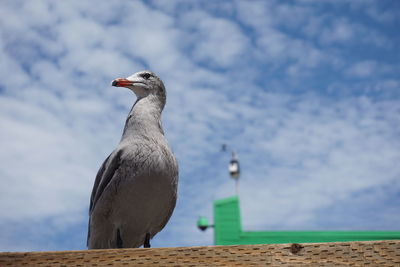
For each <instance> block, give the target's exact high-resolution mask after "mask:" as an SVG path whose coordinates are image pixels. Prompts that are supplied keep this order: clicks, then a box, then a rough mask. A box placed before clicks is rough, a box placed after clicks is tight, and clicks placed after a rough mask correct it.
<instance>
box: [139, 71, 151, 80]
mask: <svg viewBox="0 0 400 267" xmlns="http://www.w3.org/2000/svg"><path fill="white" fill-rule="evenodd" d="M140 76H142V77H143V78H145V79H146V80H148V79H149V78H150V77H151V74H150V73H147V72H146V73H143V74H142V75H140Z"/></svg>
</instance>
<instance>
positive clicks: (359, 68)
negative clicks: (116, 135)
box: [347, 60, 378, 78]
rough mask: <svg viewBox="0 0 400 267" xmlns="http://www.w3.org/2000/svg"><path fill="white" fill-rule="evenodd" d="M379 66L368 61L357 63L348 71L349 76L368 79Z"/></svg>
mask: <svg viewBox="0 0 400 267" xmlns="http://www.w3.org/2000/svg"><path fill="white" fill-rule="evenodd" d="M377 67H378V66H377V64H376V62H374V61H371V60H367V61H362V62H358V63H355V64H354V65H352V66H351V67H350V68H349V69H348V70H347V74H348V75H350V76H356V77H360V78H364V77H368V76H370V75H371V74H373V73H374V72H375V71H378V70H377Z"/></svg>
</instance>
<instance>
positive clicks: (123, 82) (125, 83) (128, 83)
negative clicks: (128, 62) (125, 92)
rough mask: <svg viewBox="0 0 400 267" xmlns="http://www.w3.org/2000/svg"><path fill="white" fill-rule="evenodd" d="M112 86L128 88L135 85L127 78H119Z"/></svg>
mask: <svg viewBox="0 0 400 267" xmlns="http://www.w3.org/2000/svg"><path fill="white" fill-rule="evenodd" d="M111 85H112V86H115V87H127V86H131V85H133V82H132V81H129V80H127V79H125V78H117V79H115V80H114V81H112V83H111Z"/></svg>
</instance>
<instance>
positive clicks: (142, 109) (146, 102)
mask: <svg viewBox="0 0 400 267" xmlns="http://www.w3.org/2000/svg"><path fill="white" fill-rule="evenodd" d="M162 109H163V104H161V103H159V100H158V99H157V98H156V97H155V96H152V95H149V96H146V97H143V98H138V99H137V100H136V102H135V104H133V107H132V109H131V111H130V112H129V115H128V118H127V119H126V123H125V128H124V132H123V134H122V139H121V140H126V139H129V138H134V137H136V136H140V135H141V136H146V137H147V138H152V137H153V135H155V136H154V137H156V136H157V135H160V134H161V135H163V134H164V132H163V129H162V125H161V112H162Z"/></svg>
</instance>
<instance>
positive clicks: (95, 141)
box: [0, 0, 400, 251]
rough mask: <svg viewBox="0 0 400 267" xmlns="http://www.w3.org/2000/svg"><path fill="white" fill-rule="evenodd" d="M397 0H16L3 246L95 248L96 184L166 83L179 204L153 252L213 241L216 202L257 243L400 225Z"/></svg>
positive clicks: (12, 4) (1, 141)
mask: <svg viewBox="0 0 400 267" xmlns="http://www.w3.org/2000/svg"><path fill="white" fill-rule="evenodd" d="M399 13H400V4H399V2H398V1H388V0H383V1H336V0H335V1H307V0H303V1H218V2H213V1H102V2H96V3H95V2H90V1H16V0H10V1H1V3H0V32H1V38H0V62H1V63H0V125H1V128H0V146H1V148H2V149H1V150H0V210H1V213H0V214H1V215H0V229H1V230H0V250H1V251H26V250H28V251H29V250H71V249H85V243H86V241H85V239H86V229H87V209H88V204H89V196H90V192H91V189H92V185H93V182H94V177H95V175H96V172H97V170H98V168H99V166H100V165H101V163H102V162H103V160H104V159H105V158H106V157H107V155H108V154H109V153H110V152H111V151H112V150H113V148H114V147H115V146H116V145H117V143H118V141H119V139H120V136H121V132H122V129H123V124H124V122H125V118H126V115H127V113H128V112H129V109H130V107H131V105H132V104H133V103H134V101H135V97H134V95H133V94H132V92H130V91H129V90H124V89H123V88H113V87H111V86H110V81H111V80H113V79H114V78H116V77H127V76H129V75H130V74H132V73H134V72H137V71H139V70H142V69H150V70H153V71H154V72H155V73H157V74H158V75H159V76H160V77H161V78H162V79H163V80H164V82H165V85H166V88H167V92H168V99H167V106H166V108H165V110H164V113H163V125H164V129H165V132H166V136H167V138H168V139H169V141H170V143H171V146H172V147H173V149H174V152H175V154H176V156H177V158H178V161H179V164H180V183H179V200H178V204H177V207H176V209H175V212H174V214H173V217H172V218H171V220H170V222H169V224H168V225H167V227H166V228H165V229H164V231H163V232H161V233H160V234H158V235H157V236H156V237H155V238H154V240H153V242H152V243H153V245H154V246H156V247H162V246H192V245H211V244H212V243H213V238H212V231H207V232H205V233H203V232H199V231H198V230H197V229H196V227H195V224H196V220H197V217H198V216H199V215H205V216H207V217H208V218H210V219H211V220H212V201H213V200H216V199H220V198H224V197H228V196H231V195H233V194H234V183H233V182H232V181H231V180H230V178H229V177H228V174H227V163H228V161H229V159H230V156H229V154H227V153H222V152H221V151H220V148H221V144H223V143H227V144H229V145H231V146H232V147H234V148H235V150H236V151H237V152H238V154H239V159H240V162H241V167H242V176H241V181H240V197H241V209H242V215H243V216H242V217H243V226H244V228H245V229H246V230H399V225H400V212H399V211H400V210H399V209H400V208H399V206H400V165H399V162H400V138H399V134H400V126H399V125H400V68H399V64H398V62H399V61H400V53H399V51H400V34H399V31H398V29H399V28H400V19H399V18H400V14H399Z"/></svg>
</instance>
